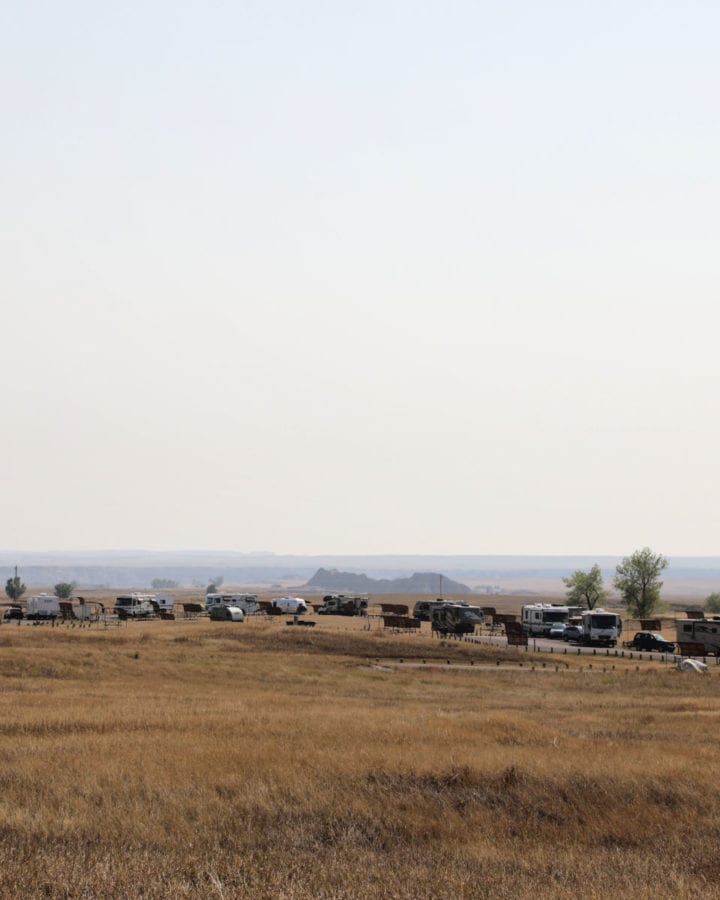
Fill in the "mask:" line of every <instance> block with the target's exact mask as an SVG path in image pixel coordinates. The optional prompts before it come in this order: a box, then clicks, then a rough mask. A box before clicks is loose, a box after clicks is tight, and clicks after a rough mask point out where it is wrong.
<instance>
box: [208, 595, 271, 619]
mask: <svg viewBox="0 0 720 900" xmlns="http://www.w3.org/2000/svg"><path fill="white" fill-rule="evenodd" d="M217 606H236V607H237V608H238V609H241V610H242V611H243V612H244V613H245V615H246V616H251V615H252V614H253V613H256V612H257V611H258V609H259V608H260V607H259V605H258V598H257V594H207V595H206V596H205V609H206V611H207V612H212V610H213V609H215V607H217Z"/></svg>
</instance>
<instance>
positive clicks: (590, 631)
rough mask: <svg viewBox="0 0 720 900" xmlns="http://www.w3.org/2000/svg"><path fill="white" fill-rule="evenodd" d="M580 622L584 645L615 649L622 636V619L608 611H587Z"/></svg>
mask: <svg viewBox="0 0 720 900" xmlns="http://www.w3.org/2000/svg"><path fill="white" fill-rule="evenodd" d="M580 620H581V623H582V624H581V628H582V638H581V641H582V643H583V644H594V645H596V646H600V647H614V646H615V645H616V644H617V642H618V640H619V638H620V635H621V634H622V619H621V618H620V616H618V615H616V614H615V613H611V612H608V611H607V610H606V609H586V610H585V611H584V612H583V613H582V614H581V616H580Z"/></svg>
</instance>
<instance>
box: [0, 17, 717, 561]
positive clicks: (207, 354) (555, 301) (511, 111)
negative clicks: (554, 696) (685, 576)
mask: <svg viewBox="0 0 720 900" xmlns="http://www.w3.org/2000/svg"><path fill="white" fill-rule="evenodd" d="M718 34H720V7H718V5H717V4H716V3H711V2H709V0H708V2H692V0H690V2H687V3H684V4H680V3H677V2H675V0H673V2H652V3H651V2H633V0H623V2H613V0H610V2H605V3H602V4H599V3H589V2H578V0H567V2H556V3H552V2H549V3H537V2H529V0H527V2H520V0H518V2H514V3H512V2H510V3H508V2H499V0H497V2H482V0H476V2H469V0H466V2H463V0H458V2H452V3H437V2H436V3H423V2H412V3H411V2H393V0H383V2H381V3H380V2H364V3H361V4H360V3H358V4H350V3H330V2H324V3H323V2H312V0H310V2H304V3H289V2H288V3H282V2H275V0H263V2H259V0H258V2H241V0H238V2H235V3H231V2H207V0H205V2H202V3H200V2H187V0H173V2H172V3H171V2H152V0H150V2H143V3H139V2H132V0H124V2H122V3H120V2H103V3H97V2H90V0H87V2H78V0H67V2H64V3H49V2H38V0H23V2H20V0H9V2H6V3H4V4H3V5H2V7H0V112H1V114H2V134H3V137H2V141H0V291H1V293H2V318H1V319H0V321H1V322H2V351H3V358H2V368H1V370H0V397H1V399H2V410H3V427H2V440H1V442H0V459H1V460H2V470H3V473H4V478H3V491H2V514H1V516H0V547H4V548H18V549H50V548H53V549H73V548H88V549H91V548H105V547H116V548H126V547H147V548H158V549H171V548H188V547H195V548H224V549H237V550H258V549H265V550H275V551H278V552H297V553H303V552H315V553H324V552H327V553H330V552H336V553H344V552H357V553H372V552H375V553H400V552H407V553H425V552H427V553H563V554H565V553H598V554H600V553H619V554H625V553H629V552H632V551H633V550H634V549H636V548H637V547H640V546H643V545H646V544H647V545H650V546H651V547H652V548H653V549H655V550H656V551H659V552H664V553H667V554H673V553H676V554H680V553H685V554H709V553H715V554H716V553H717V552H718V543H717V536H718V534H719V533H720V478H718V469H719V467H720V463H719V461H718V460H719V456H718V451H719V444H720V441H719V438H720V421H719V419H718V407H719V405H720V404H719V402H718V398H719V397H720V363H719V360H718V336H719V334H720V328H719V326H720V311H719V310H718V302H717V301H718V283H719V279H718V275H719V274H720V273H719V272H718V269H719V268H720V263H719V261H720V255H719V253H718V239H719V238H720V227H719V217H720V175H719V172H720V165H719V164H718V161H719V160H720V127H719V124H718V86H719V85H720V55H719V54H718V47H717V42H718Z"/></svg>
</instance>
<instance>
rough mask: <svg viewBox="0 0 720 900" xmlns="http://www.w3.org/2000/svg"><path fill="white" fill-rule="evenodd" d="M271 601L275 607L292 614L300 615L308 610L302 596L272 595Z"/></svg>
mask: <svg viewBox="0 0 720 900" xmlns="http://www.w3.org/2000/svg"><path fill="white" fill-rule="evenodd" d="M271 602H272V605H273V606H274V607H275V609H279V610H280V611H281V612H284V613H288V614H290V615H292V616H300V615H303V614H304V613H306V612H307V611H308V607H307V603H306V602H305V601H304V600H303V598H302V597H273V599H272V601H271Z"/></svg>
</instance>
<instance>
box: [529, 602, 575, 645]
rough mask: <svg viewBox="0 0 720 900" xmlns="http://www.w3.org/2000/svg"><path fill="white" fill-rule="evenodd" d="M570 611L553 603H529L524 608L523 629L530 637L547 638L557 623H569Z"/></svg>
mask: <svg viewBox="0 0 720 900" xmlns="http://www.w3.org/2000/svg"><path fill="white" fill-rule="evenodd" d="M569 618H570V610H569V609H568V607H567V606H556V605H555V604H553V603H529V604H528V605H527V606H523V608H522V627H523V629H524V630H525V631H526V632H527V634H529V635H535V636H537V637H547V635H548V634H549V633H550V628H551V626H552V625H553V624H554V623H555V622H567V621H568V619H569Z"/></svg>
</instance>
